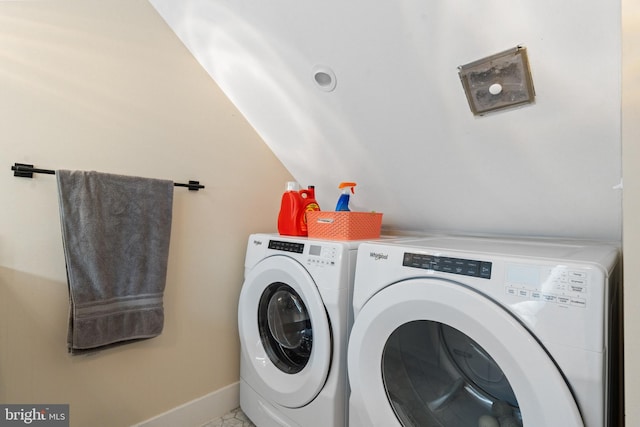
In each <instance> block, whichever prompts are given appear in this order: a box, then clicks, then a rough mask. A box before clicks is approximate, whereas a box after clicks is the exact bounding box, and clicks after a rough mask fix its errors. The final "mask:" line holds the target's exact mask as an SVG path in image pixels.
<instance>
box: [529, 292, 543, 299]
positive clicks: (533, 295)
mask: <svg viewBox="0 0 640 427" xmlns="http://www.w3.org/2000/svg"><path fill="white" fill-rule="evenodd" d="M531 298H533V299H542V292H540V291H531Z"/></svg>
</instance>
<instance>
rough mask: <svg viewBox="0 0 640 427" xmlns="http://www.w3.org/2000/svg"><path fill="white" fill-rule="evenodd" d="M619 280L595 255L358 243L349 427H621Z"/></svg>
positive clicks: (490, 246)
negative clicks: (360, 244) (359, 244)
mask: <svg viewBox="0 0 640 427" xmlns="http://www.w3.org/2000/svg"><path fill="white" fill-rule="evenodd" d="M619 281H620V268H619V251H618V248H617V247H615V246H610V245H605V244H588V243H584V242H573V243H572V242H559V241H555V240H546V241H533V240H524V239H522V240H509V239H489V238H465V237H431V238H423V239H418V240H415V241H403V242H385V243H379V244H378V243H374V244H363V245H362V246H360V250H359V252H358V260H357V268H356V278H355V283H354V296H353V304H354V314H355V321H354V324H353V328H352V331H351V335H350V339H349V349H348V372H349V374H348V376H349V381H350V385H351V396H350V405H349V406H350V407H349V417H350V426H351V427H372V426H381V427H383V426H384V427H393V426H404V427H410V426H411V427H414V426H442V427H458V426H460V427H462V426H464V427H468V426H481V427H498V426H500V427H505V426H508V427H522V426H524V427H543V426H544V427H560V426H562V427H617V426H619V425H621V424H619V421H621V420H620V419H619V418H618V417H619V416H620V413H621V410H620V405H621V404H622V403H621V402H622V400H623V399H622V396H621V389H620V383H621V381H619V380H620V378H621V369H622V363H620V360H619V358H620V354H621V353H620V351H619V349H620V343H619V342H618V338H619V325H620V323H619V316H620V313H619V311H618V305H619V303H620V292H619V285H620V283H619Z"/></svg>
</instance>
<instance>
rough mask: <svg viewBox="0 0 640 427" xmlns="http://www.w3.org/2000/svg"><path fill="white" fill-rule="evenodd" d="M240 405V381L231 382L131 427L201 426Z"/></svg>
mask: <svg viewBox="0 0 640 427" xmlns="http://www.w3.org/2000/svg"><path fill="white" fill-rule="evenodd" d="M238 406H240V383H239V382H237V383H233V384H230V385H228V386H226V387H223V388H221V389H219V390H216V391H214V392H211V393H209V394H206V395H204V396H202V397H199V398H197V399H194V400H192V401H191V402H187V403H185V404H183V405H180V406H178V407H176V408H173V409H171V410H169V411H167V412H165V413H163V414H160V415H157V416H155V417H153V418H150V419H148V420H146V421H143V422H141V423H140V424H136V425H134V426H131V427H175V426H185V427H200V426H202V425H203V424H205V423H206V422H207V421H211V420H213V419H216V418H220V417H221V416H223V415H224V414H226V413H227V412H229V411H231V410H232V409H235V408H237V407H238Z"/></svg>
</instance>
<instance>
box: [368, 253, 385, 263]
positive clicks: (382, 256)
mask: <svg viewBox="0 0 640 427" xmlns="http://www.w3.org/2000/svg"><path fill="white" fill-rule="evenodd" d="M369 256H370V257H371V258H373V259H375V260H376V261H380V260H381V259H389V254H383V253H380V252H369Z"/></svg>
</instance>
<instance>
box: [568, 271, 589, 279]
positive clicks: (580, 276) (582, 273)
mask: <svg viewBox="0 0 640 427" xmlns="http://www.w3.org/2000/svg"><path fill="white" fill-rule="evenodd" d="M569 277H572V278H578V279H586V278H587V272H586V271H570V272H569Z"/></svg>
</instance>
